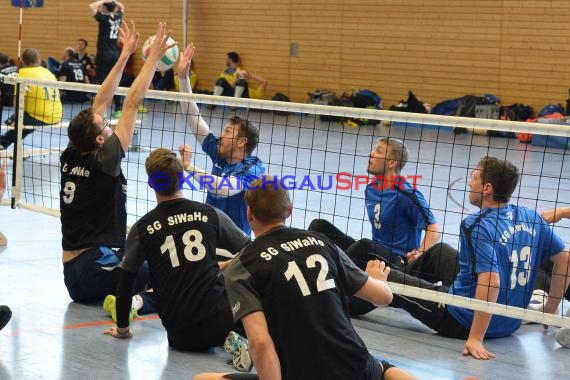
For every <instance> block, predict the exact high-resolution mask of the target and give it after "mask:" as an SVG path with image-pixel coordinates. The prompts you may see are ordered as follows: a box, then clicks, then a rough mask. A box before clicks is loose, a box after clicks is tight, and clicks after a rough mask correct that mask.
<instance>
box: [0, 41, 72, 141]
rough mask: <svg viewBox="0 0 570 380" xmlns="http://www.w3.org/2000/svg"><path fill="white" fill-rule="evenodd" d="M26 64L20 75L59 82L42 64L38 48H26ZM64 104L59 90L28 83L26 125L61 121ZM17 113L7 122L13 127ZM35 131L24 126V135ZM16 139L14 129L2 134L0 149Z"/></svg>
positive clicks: (25, 112) (24, 55) (24, 61)
mask: <svg viewBox="0 0 570 380" xmlns="http://www.w3.org/2000/svg"><path fill="white" fill-rule="evenodd" d="M22 62H23V64H24V66H23V67H22V68H21V69H20V71H19V72H18V77H20V78H27V79H40V80H47V81H52V82H57V79H56V78H55V76H54V75H53V74H52V73H51V72H50V71H49V70H48V69H46V68H44V67H42V66H41V59H40V53H39V52H38V51H37V50H36V49H26V50H24V53H23V54H22ZM62 113H63V112H62V106H61V100H60V97H59V90H58V89H57V88H53V87H47V86H42V85H28V86H26V92H25V96H24V125H25V126H41V125H51V124H57V123H59V122H61V116H62ZM15 120H16V115H15V114H14V115H12V116H11V117H10V118H8V120H6V124H8V125H9V126H11V127H13V126H14V123H15ZM33 131H34V129H33V128H24V130H23V131H22V137H26V136H27V135H29V134H31V133H32V132H33ZM15 141H16V131H15V130H14V129H10V130H8V132H7V133H6V134H4V135H2V136H0V149H6V148H7V147H8V146H10V144H12V143H13V142H15Z"/></svg>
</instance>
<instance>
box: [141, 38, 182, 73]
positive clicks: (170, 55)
mask: <svg viewBox="0 0 570 380" xmlns="http://www.w3.org/2000/svg"><path fill="white" fill-rule="evenodd" d="M154 37H155V36H150V37H149V38H147V39H146V41H145V42H144V45H143V48H142V57H143V60H145V61H146V58H147V57H148V55H149V54H150V44H151V42H152V41H153V40H154ZM175 43H176V41H174V40H173V39H172V37H168V42H167V45H173V44H175ZM177 59H178V45H174V46H172V47H171V48H170V49H168V50H167V51H166V52H165V53H164V55H163V56H162V58H160V61H158V66H157V68H156V70H158V71H166V70H168V69H170V68H171V67H172V66H173V65H174V63H176V60H177Z"/></svg>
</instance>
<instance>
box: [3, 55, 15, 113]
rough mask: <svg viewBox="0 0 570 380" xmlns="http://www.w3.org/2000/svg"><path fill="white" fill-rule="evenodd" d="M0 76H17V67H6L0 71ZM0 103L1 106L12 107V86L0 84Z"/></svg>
mask: <svg viewBox="0 0 570 380" xmlns="http://www.w3.org/2000/svg"><path fill="white" fill-rule="evenodd" d="M0 76H7V77H16V76H18V67H17V66H15V65H8V66H6V67H4V68H3V69H0ZM0 103H1V105H3V106H7V107H12V106H13V105H14V85H11V84H6V83H0Z"/></svg>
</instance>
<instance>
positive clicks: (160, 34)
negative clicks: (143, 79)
mask: <svg viewBox="0 0 570 380" xmlns="http://www.w3.org/2000/svg"><path fill="white" fill-rule="evenodd" d="M171 34H172V30H170V29H167V28H166V23H165V22H159V23H158V28H157V29H156V34H155V37H154V38H153V39H152V41H151V43H150V45H149V50H150V53H149V56H148V58H150V57H154V58H155V59H156V60H157V61H158V60H160V58H161V57H162V56H163V55H164V53H166V51H167V50H168V49H170V48H171V47H173V46H175V45H176V42H175V43H170V44H169V43H168V39H169V38H170V35H171ZM148 58H147V59H148Z"/></svg>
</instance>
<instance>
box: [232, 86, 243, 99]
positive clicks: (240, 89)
mask: <svg viewBox="0 0 570 380" xmlns="http://www.w3.org/2000/svg"><path fill="white" fill-rule="evenodd" d="M244 91H245V87H244V86H236V90H235V93H234V98H241V96H242V95H243V92H244Z"/></svg>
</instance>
